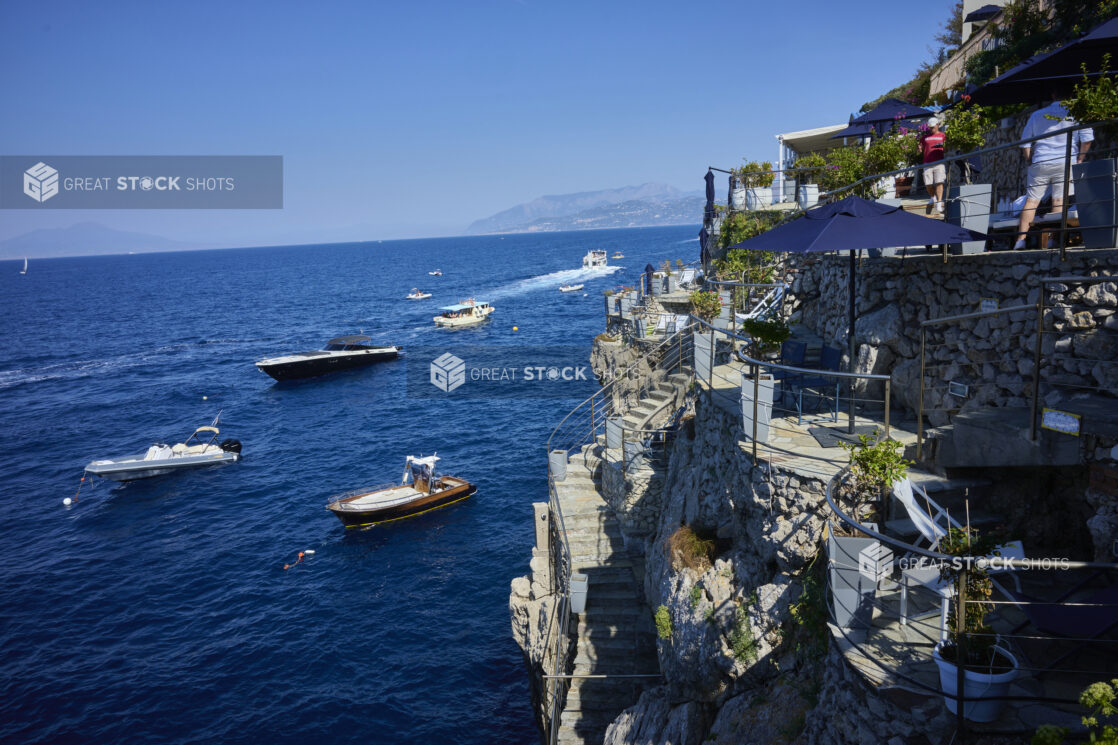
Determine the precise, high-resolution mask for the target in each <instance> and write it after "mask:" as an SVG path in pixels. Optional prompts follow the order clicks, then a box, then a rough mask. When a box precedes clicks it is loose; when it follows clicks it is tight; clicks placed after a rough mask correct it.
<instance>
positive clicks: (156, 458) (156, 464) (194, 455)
mask: <svg viewBox="0 0 1118 745" xmlns="http://www.w3.org/2000/svg"><path fill="white" fill-rule="evenodd" d="M220 416H221V415H220V414H219V415H218V417H219V418H220ZM217 421H218V420H217V419H215V420H214V423H213V424H212V425H210V426H209V427H199V428H198V429H196V430H194V432H193V433H192V434H191V435H190V437H187V438H186V440H185V441H183V442H180V443H178V444H176V445H164V444H162V443H156V444H154V445H152V446H151V447H149V448H148V449H147V452H146V453H144V454H143V455H129V456H124V457H120V458H103V459H101V460H95V461H93V462H91V463H90V464H89V465H88V466H86V467H85V470H86V472H87V473H92V474H94V475H96V476H102V477H104V478H106V479H111V480H112V481H135V480H137V479H147V478H151V477H152V476H162V475H164V474H167V473H172V472H174V471H185V470H188V469H191V468H202V467H205V466H218V465H224V464H226V463H236V462H237V461H239V460H240V459H241V443H240V441H239V440H232V439H228V440H223V441H222V442H221V444H220V445H219V444H217V438H218V435H219V434H220V431H219V430H218V428H217ZM206 435H209V436H210V437H209V439H208V440H205V439H204V437H205V436H206Z"/></svg>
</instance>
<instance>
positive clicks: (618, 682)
mask: <svg viewBox="0 0 1118 745" xmlns="http://www.w3.org/2000/svg"><path fill="white" fill-rule="evenodd" d="M649 672H656V669H655V668H653V669H652V670H651V671H649ZM657 682H658V679H657V678H572V679H571V685H570V688H568V689H567V695H568V696H570V695H571V694H572V693H576V692H577V693H578V696H579V698H581V699H587V698H590V697H591V696H601V697H603V698H604V697H608V696H611V695H612V696H615V697H616V699H620V698H621V697H623V696H625V695H626V694H631V695H633V701H636V700H637V696H636V694H638V693H639V692H640V690H641V689H642V688H644V687H645V686H646V685H648V684H652V685H655V684H656V683H657ZM616 699H615V700H616ZM629 705H631V704H623V705H620V706H618V707H617V711H618V713H620V712H621V710H622V709H624V708H625V707H626V706H629Z"/></svg>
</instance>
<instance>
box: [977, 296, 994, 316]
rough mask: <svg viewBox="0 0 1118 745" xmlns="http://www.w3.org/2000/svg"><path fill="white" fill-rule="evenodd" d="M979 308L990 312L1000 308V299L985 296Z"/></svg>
mask: <svg viewBox="0 0 1118 745" xmlns="http://www.w3.org/2000/svg"><path fill="white" fill-rule="evenodd" d="M978 309H979V311H981V312H982V313H989V312H991V311H995V310H997V309H998V299H997V298H993V297H984V298H982V301H981V302H980V303H979V304H978Z"/></svg>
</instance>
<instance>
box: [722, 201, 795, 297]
mask: <svg viewBox="0 0 1118 745" xmlns="http://www.w3.org/2000/svg"><path fill="white" fill-rule="evenodd" d="M781 219H782V216H781V214H780V213H779V212H734V213H733V214H731V215H730V216H729V217H727V218H726V219H725V220H723V221H722V227H721V228H720V232H719V234H718V246H719V248H729V247H730V246H734V245H737V244H738V243H741V242H742V241H747V240H749V239H750V238H752V237H754V236H756V235H761V233H764V232H765V231H767V230H769V229H771V228H773V227H775V226H776V224H777V223H779V222H780V221H781ZM737 250H740V249H737ZM745 253H747V254H760V255H759V256H756V257H752V258H749V259H745V258H744V257H742V258H741V259H739V261H741V262H743V263H744V264H745V266H743V267H742V269H748V268H751V267H752V266H754V265H764V264H771V263H772V254H770V253H768V252H765V251H745ZM724 263H725V259H723V260H722V261H721V262H717V263H716V264H715V268H716V269H717V270H718V271H719V276H720V277H725V276H726V275H723V273H722V265H723V264H724ZM725 269H726V270H728V271H729V272H731V273H732V274H731V276H729V277H728V278H732V279H738V278H740V276H741V275H740V271H741V270H737V273H734V272H735V269H734V267H725ZM747 281H749V282H753V281H757V280H747ZM766 281H767V280H766Z"/></svg>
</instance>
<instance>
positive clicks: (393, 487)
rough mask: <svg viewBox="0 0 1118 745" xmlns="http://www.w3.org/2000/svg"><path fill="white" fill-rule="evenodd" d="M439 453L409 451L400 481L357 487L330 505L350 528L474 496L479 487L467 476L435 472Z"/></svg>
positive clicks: (434, 507)
mask: <svg viewBox="0 0 1118 745" xmlns="http://www.w3.org/2000/svg"><path fill="white" fill-rule="evenodd" d="M438 460H439V458H438V456H436V455H428V456H427V457H425V458H420V457H416V456H414V455H409V456H408V459H407V462H406V463H405V464H404V476H403V478H402V479H401V480H400V483H399V484H386V485H384V486H374V487H371V488H366V489H357V490H355V491H352V492H347V493H346V494H342V495H341V496H339V497H335V498H334V499H332V500H331V501H330V503H329V504H327V505H326V509H328V510H330V511H331V512H333V513H334V514H335V515H337V516H338V519H339V520H341V521H342V524H343V525H345V526H346V527H347V528H360V527H364V526H366V525H375V524H376V523H383V522H390V521H392V520H400V519H402V518H405V517H412V516H414V515H420V514H422V513H424V512H430V511H431V510H436V509H438V508H440V507H446V506H447V505H449V504H454V503H455V502H460V501H462V500H463V499H466V498H467V497H470V496H472V495H473V494H474V493H475V492H476V491H477V487H476V486H474V485H473V484H471V483H470V482H469V481H466V480H465V479H460V478H457V477H454V476H443V475H441V474H437V473H436V472H435V463H437V462H438Z"/></svg>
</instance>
